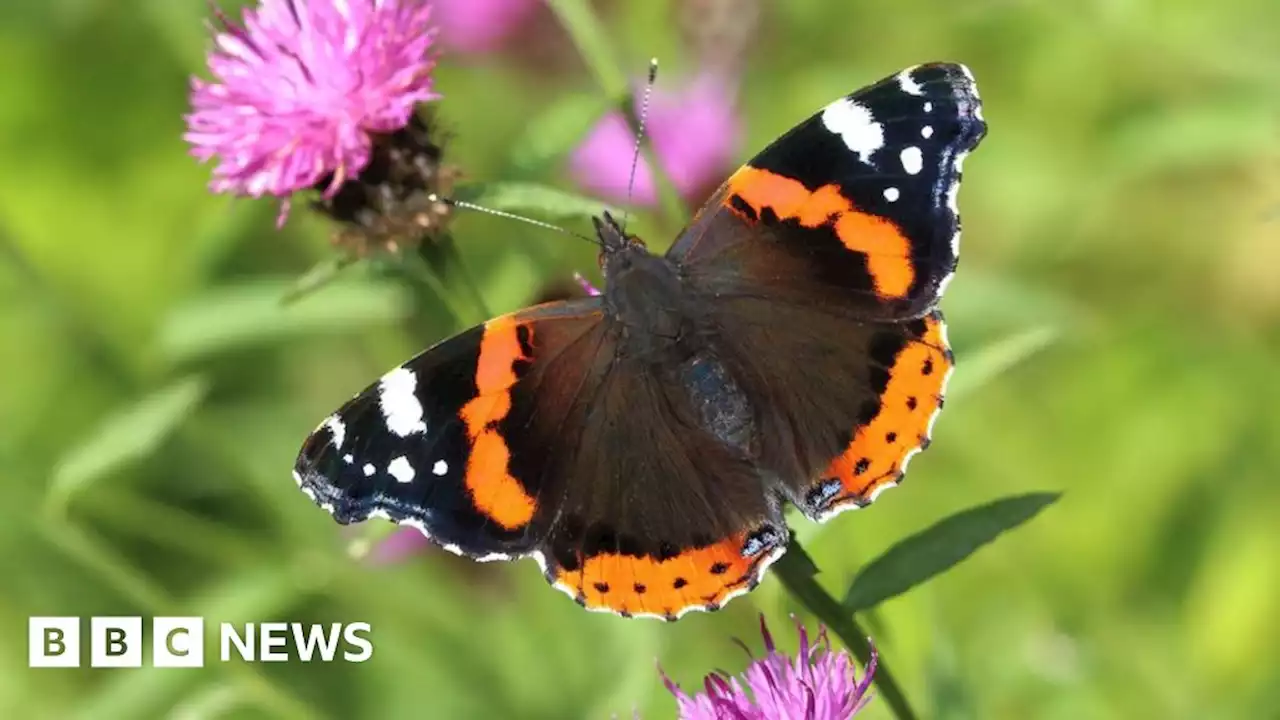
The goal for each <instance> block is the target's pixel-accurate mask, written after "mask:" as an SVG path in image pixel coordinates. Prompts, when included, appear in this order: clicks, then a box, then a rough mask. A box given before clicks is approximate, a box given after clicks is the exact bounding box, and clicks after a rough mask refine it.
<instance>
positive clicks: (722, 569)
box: [711, 562, 729, 575]
mask: <svg viewBox="0 0 1280 720" xmlns="http://www.w3.org/2000/svg"><path fill="white" fill-rule="evenodd" d="M727 572H729V564H728V563H722V562H718V563H716V564H715V565H712V566H711V574H712V575H723V574H725V573H727Z"/></svg>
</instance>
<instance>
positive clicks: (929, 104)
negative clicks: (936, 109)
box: [924, 102, 933, 113]
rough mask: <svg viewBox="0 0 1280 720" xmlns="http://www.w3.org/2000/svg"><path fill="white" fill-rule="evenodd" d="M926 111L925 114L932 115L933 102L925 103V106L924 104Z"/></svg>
mask: <svg viewBox="0 0 1280 720" xmlns="http://www.w3.org/2000/svg"><path fill="white" fill-rule="evenodd" d="M924 111H925V112H927V113H931V112H933V103H931V102H927V103H925V104H924Z"/></svg>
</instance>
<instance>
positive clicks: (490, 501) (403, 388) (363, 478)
mask: <svg viewBox="0 0 1280 720" xmlns="http://www.w3.org/2000/svg"><path fill="white" fill-rule="evenodd" d="M602 329H603V326H602V323H601V310H600V303H599V302H598V301H597V300H595V299H581V300H572V301H566V302H557V303H550V304H547V305H541V306H538V307H535V308H532V309H529V310H526V311H523V312H519V313H515V314H512V315H505V316H502V317H498V318H495V319H493V320H490V321H488V322H486V323H484V324H483V325H480V326H478V327H475V328H472V329H471V330H468V331H466V332H463V333H461V334H459V335H456V336H454V337H452V338H450V339H448V340H445V341H444V342H442V343H440V344H438V345H436V346H434V347H432V348H430V349H429V350H427V351H425V352H423V353H422V354H420V355H418V356H417V357H415V358H413V359H411V360H409V361H408V362H407V363H405V364H404V365H401V366H400V367H398V368H395V369H394V370H392V371H391V372H389V373H387V374H386V375H384V376H383V377H382V378H381V379H380V380H379V381H378V382H377V383H375V384H374V385H372V386H370V387H369V388H367V389H366V390H364V391H363V392H361V393H360V394H358V395H356V396H355V397H354V398H352V399H351V400H350V401H349V402H347V403H346V404H345V405H343V406H342V407H341V408H340V409H339V410H338V411H337V412H335V413H334V414H333V415H330V416H329V417H328V418H326V419H325V420H324V421H323V422H322V423H321V424H320V426H319V427H318V428H316V430H315V431H314V432H313V433H312V434H311V436H310V437H308V438H307V440H306V442H305V443H304V445H303V447H302V450H301V452H300V453H299V455H298V459H297V463H296V465H295V469H294V478H295V479H296V480H297V481H298V484H299V485H300V486H301V488H302V490H303V492H305V493H307V494H308V495H309V496H310V497H311V498H312V499H313V500H314V501H315V502H316V503H317V504H319V505H320V506H322V507H324V508H325V509H326V510H328V511H329V512H330V513H332V514H333V516H334V517H335V518H336V519H337V520H338V522H341V523H350V522H359V521H361V520H365V519H367V518H370V517H385V518H389V519H391V520H393V521H395V522H398V523H401V524H405V525H410V526H413V527H416V528H418V529H419V530H421V531H422V532H423V533H424V534H426V535H427V536H429V537H430V538H432V539H433V540H434V541H436V542H437V543H439V544H441V545H442V546H443V547H445V548H446V549H449V550H452V551H454V552H458V553H460V554H464V555H467V556H470V557H478V558H482V559H500V558H509V557H512V556H519V555H525V554H528V553H530V552H533V551H534V550H535V549H536V548H537V547H538V545H539V543H540V542H541V538H542V537H543V536H544V535H545V534H546V531H547V519H546V517H545V515H546V512H545V510H544V503H546V502H547V496H546V494H545V493H544V492H543V488H542V486H541V483H542V482H543V479H544V477H545V470H546V467H545V466H546V463H547V458H546V452H545V450H546V448H547V447H552V446H554V443H556V442H559V441H561V438H559V437H558V436H557V435H556V434H555V433H556V431H557V430H558V429H559V428H558V422H557V419H558V418H563V416H564V415H565V414H566V413H567V412H568V410H569V406H570V405H571V404H572V402H573V400H574V398H575V395H576V393H577V388H578V386H579V385H581V384H583V383H585V382H587V381H588V379H589V377H590V376H591V374H592V373H595V372H599V369H598V368H596V367H595V366H594V365H593V363H594V362H595V358H596V356H597V352H598V350H599V349H600V347H601V344H602V343H603V341H604V336H603V333H602ZM535 369H536V372H531V371H533V370H535ZM535 413H540V417H539V420H540V422H539V423H538V424H537V426H536V427H525V426H524V425H523V424H522V423H524V422H525V420H526V418H527V416H531V415H533V414H535ZM540 511H541V512H540Z"/></svg>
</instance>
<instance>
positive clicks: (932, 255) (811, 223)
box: [668, 64, 986, 320]
mask: <svg viewBox="0 0 1280 720" xmlns="http://www.w3.org/2000/svg"><path fill="white" fill-rule="evenodd" d="M985 132H986V125H985V123H984V121H983V119H982V111H981V103H980V101H979V99H978V93H977V88H976V85H975V84H974V82H973V77H972V75H971V74H970V73H969V71H968V69H966V68H964V67H963V66H961V65H950V64H932V65H920V66H916V67H914V68H909V69H907V70H904V71H902V72H900V73H898V74H897V75H894V76H891V77H888V78H885V79H884V80H881V81H880V82H878V83H876V84H874V85H871V86H869V87H867V88H864V89H862V90H859V91H857V92H854V93H852V94H850V95H848V96H846V97H843V98H840V99H839V100H837V101H835V102H833V103H831V104H830V105H828V106H827V107H825V108H824V109H822V110H821V111H819V112H818V113H816V114H815V115H813V116H812V117H810V118H809V119H808V120H806V121H804V122H803V123H801V124H800V125H798V126H796V127H795V128H793V129H792V130H791V131H790V132H788V133H787V134H785V135H783V136H782V137H781V138H779V139H778V140H776V141H775V142H774V143H772V144H771V145H769V147H767V148H765V150H764V151H762V152H761V153H759V154H758V155H756V157H754V158H753V159H752V160H750V161H749V162H748V163H747V164H746V165H745V166H743V167H742V168H740V169H739V170H738V171H737V172H735V173H734V174H733V175H732V176H731V177H730V178H729V180H728V181H727V182H726V183H725V184H724V185H723V186H722V187H721V188H720V189H719V190H718V191H717V192H716V193H715V195H713V197H712V198H711V200H710V201H709V202H708V204H707V206H706V207H705V208H704V209H703V210H702V211H701V212H700V213H699V215H698V216H697V217H696V218H695V220H694V222H693V223H692V224H691V225H690V227H689V228H688V229H686V231H685V232H684V233H683V234H682V236H681V237H680V238H679V239H678V240H677V241H676V243H675V244H674V245H673V246H672V248H671V250H670V252H669V253H668V256H669V257H671V258H673V259H674V260H675V261H676V262H678V263H680V264H681V265H682V266H683V267H685V268H686V269H687V273H688V275H689V277H690V282H691V283H693V284H701V285H703V286H704V287H705V288H706V289H707V290H708V291H709V292H714V293H716V294H717V296H727V295H733V294H756V295H758V294H760V293H769V295H770V297H772V298H773V299H774V300H775V301H777V302H790V303H795V304H800V305H803V306H806V307H810V308H813V307H823V308H828V309H829V308H838V309H842V310H843V311H844V312H847V313H848V314H850V315H852V316H854V317H859V318H863V319H868V320H900V319H906V318H913V317H919V316H920V315H922V314H924V313H925V312H926V311H928V310H929V309H930V308H932V307H933V305H934V304H935V303H936V302H937V300H938V298H939V297H940V296H941V294H942V291H943V290H944V288H945V285H946V283H947V281H948V280H949V278H950V276H951V273H952V272H953V271H954V269H955V266H956V261H957V257H958V252H959V238H960V220H959V215H958V211H957V208H956V193H957V191H958V189H959V183H960V176H961V164H962V162H963V160H964V157H965V155H966V154H967V153H969V152H970V151H972V150H973V149H974V148H975V147H976V146H977V144H978V142H979V141H980V140H981V139H982V137H983V135H984V134H985Z"/></svg>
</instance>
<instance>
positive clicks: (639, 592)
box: [631, 583, 649, 595]
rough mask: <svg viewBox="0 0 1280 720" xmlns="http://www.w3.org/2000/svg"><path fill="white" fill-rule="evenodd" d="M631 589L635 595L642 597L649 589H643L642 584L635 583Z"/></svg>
mask: <svg viewBox="0 0 1280 720" xmlns="http://www.w3.org/2000/svg"><path fill="white" fill-rule="evenodd" d="M631 589H632V590H635V591H636V594H637V595H643V594H645V593H646V592H648V591H649V588H648V587H645V584H644V583H636V584H635V585H633V586H632V588H631Z"/></svg>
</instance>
